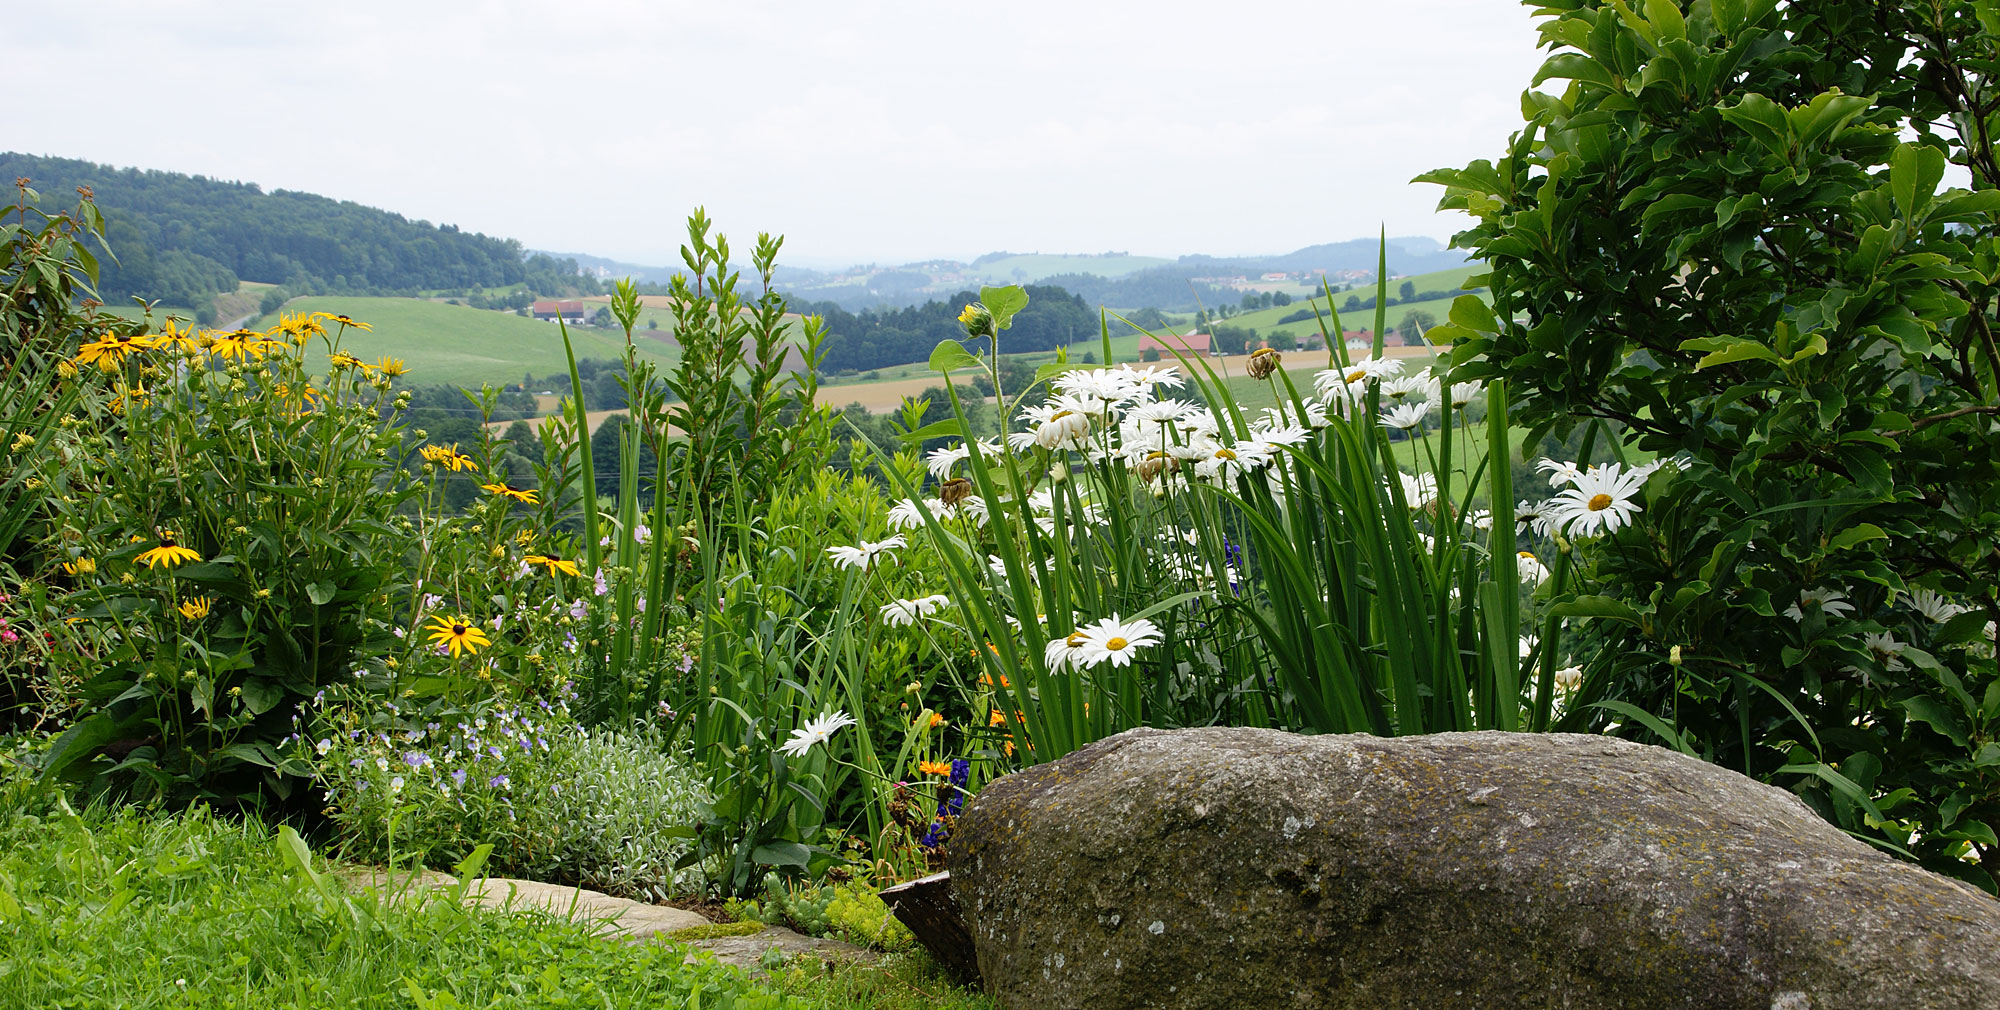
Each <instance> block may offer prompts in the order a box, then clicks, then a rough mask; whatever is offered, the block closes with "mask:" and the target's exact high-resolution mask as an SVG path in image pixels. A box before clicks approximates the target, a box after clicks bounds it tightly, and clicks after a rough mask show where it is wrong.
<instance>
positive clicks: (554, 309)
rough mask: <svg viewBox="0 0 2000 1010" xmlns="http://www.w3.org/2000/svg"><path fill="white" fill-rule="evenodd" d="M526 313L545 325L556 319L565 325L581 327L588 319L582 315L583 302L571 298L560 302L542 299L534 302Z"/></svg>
mask: <svg viewBox="0 0 2000 1010" xmlns="http://www.w3.org/2000/svg"><path fill="white" fill-rule="evenodd" d="M528 311H529V312H531V313H533V314H534V317H535V318H536V319H539V320H541V321H542V322H545V323H552V322H555V321H556V320H557V319H561V320H562V321H563V322H565V323H569V324H571V325H574V326H581V325H583V322H584V320H585V319H586V318H588V317H587V316H585V315H584V311H583V302H581V301H578V300H576V299H572V298H565V299H563V300H562V301H555V300H553V299H542V300H539V301H537V302H535V304H534V307H533V308H531V309H529V310H528Z"/></svg>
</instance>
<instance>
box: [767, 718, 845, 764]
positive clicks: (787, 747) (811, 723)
mask: <svg viewBox="0 0 2000 1010" xmlns="http://www.w3.org/2000/svg"><path fill="white" fill-rule="evenodd" d="M852 725H854V717H853V716H850V715H848V714H847V713H845V712H834V713H832V714H831V715H823V716H820V717H819V718H817V719H808V720H806V724H805V725H804V726H800V727H799V728H798V729H795V730H793V731H792V738H791V739H790V740H787V741H785V742H784V743H783V744H780V745H779V746H778V750H779V751H781V752H783V753H784V754H785V755H786V756H787V757H804V756H805V755H806V752H807V751H810V750H812V749H813V745H814V744H822V743H825V742H827V740H829V739H830V738H832V736H833V734H834V731H835V730H838V729H840V728H841V727H843V726H852Z"/></svg>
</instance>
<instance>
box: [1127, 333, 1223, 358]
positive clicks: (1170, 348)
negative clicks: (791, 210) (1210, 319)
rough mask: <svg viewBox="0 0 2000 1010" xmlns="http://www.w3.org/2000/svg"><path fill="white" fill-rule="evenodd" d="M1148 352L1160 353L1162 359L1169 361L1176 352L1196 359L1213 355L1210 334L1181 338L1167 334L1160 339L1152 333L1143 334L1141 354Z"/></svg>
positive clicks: (1189, 335) (1191, 334)
mask: <svg viewBox="0 0 2000 1010" xmlns="http://www.w3.org/2000/svg"><path fill="white" fill-rule="evenodd" d="M1148 350H1154V351H1158V352H1160V357H1162V358H1169V359H1170V358H1172V357H1173V356H1174V354H1175V353H1176V352H1179V353H1181V354H1185V355H1189V356H1192V357H1196V358H1206V357H1209V356H1210V355H1211V354H1212V353H1213V352H1212V351H1211V350H1210V348H1209V343H1208V334H1206V333H1190V334H1187V335H1186V336H1180V337H1176V336H1174V335H1172V334H1166V335H1163V336H1161V337H1158V338H1155V337H1154V336H1153V335H1152V334H1150V333H1141V334H1139V353H1140V354H1142V355H1143V354H1145V353H1146V352H1147V351H1148Z"/></svg>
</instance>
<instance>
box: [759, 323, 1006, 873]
mask: <svg viewBox="0 0 2000 1010" xmlns="http://www.w3.org/2000/svg"><path fill="white" fill-rule="evenodd" d="M984 297H985V296H984V295H981V298H982V299H983V298H984ZM987 307H988V308H991V307H992V306H990V305H989V306H987ZM811 855H812V853H811V852H810V851H809V850H808V849H807V848H806V847H805V846H803V845H800V844H799V843H797V842H767V843H765V844H763V845H759V846H757V848H756V849H755V850H754V851H752V852H751V853H750V860H751V861H752V862H754V863H757V864H759V865H763V866H801V867H802V866H804V865H806V860H807V859H809V858H811Z"/></svg>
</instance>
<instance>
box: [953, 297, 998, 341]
mask: <svg viewBox="0 0 2000 1010" xmlns="http://www.w3.org/2000/svg"><path fill="white" fill-rule="evenodd" d="M958 323H959V325H960V326H963V327H965V335H966V336H968V337H990V336H992V335H993V313H991V312H988V311H987V310H986V306H984V305H981V304H979V303H978V302H973V303H972V304H971V305H967V306H966V307H965V311H963V312H960V313H959V314H958Z"/></svg>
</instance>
